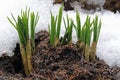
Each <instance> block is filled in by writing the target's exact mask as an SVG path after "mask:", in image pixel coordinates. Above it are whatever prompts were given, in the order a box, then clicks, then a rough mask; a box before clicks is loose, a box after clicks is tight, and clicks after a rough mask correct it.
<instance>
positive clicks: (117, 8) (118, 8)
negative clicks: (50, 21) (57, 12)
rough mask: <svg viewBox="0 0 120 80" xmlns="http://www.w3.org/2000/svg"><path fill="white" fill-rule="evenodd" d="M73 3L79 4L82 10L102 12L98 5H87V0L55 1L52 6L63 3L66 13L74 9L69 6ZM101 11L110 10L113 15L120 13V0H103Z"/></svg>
mask: <svg viewBox="0 0 120 80" xmlns="http://www.w3.org/2000/svg"><path fill="white" fill-rule="evenodd" d="M75 1H77V2H79V3H80V5H81V8H82V9H85V10H93V11H94V12H95V11H101V10H102V9H101V6H100V4H93V3H91V4H88V3H87V0H55V2H54V4H56V3H64V10H65V11H68V10H74V7H72V6H71V4H72V3H73V2H75ZM103 9H105V10H110V11H112V12H114V13H116V12H120V0H105V3H104V5H103Z"/></svg>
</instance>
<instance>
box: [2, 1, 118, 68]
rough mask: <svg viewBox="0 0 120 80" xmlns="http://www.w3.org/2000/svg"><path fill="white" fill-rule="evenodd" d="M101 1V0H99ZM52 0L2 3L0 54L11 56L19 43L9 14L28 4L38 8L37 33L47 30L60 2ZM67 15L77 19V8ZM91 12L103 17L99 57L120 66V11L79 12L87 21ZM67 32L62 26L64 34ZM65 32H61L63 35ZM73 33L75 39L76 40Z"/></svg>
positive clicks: (35, 9)
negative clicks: (56, 2)
mask: <svg viewBox="0 0 120 80" xmlns="http://www.w3.org/2000/svg"><path fill="white" fill-rule="evenodd" d="M98 1H99V0H98ZM52 3H53V1H52V0H47V1H46V0H3V1H1V3H0V55H1V54H2V53H3V52H5V51H6V52H7V53H9V55H12V54H13V53H12V50H13V49H14V47H15V44H16V42H19V39H18V35H17V32H16V30H15V29H14V28H13V27H12V25H11V24H10V23H9V22H8V20H7V16H9V17H10V13H11V12H12V13H13V14H14V15H15V16H17V15H18V13H20V10H21V9H24V8H25V7H26V6H30V8H31V9H32V10H34V11H38V12H39V15H40V20H39V23H38V25H37V28H36V32H38V31H40V30H44V29H45V30H47V29H48V23H49V22H50V13H49V11H50V10H51V11H52V12H53V14H57V13H58V9H59V7H60V5H54V6H53V5H52ZM63 13H64V16H65V15H66V14H68V15H69V17H71V18H73V19H75V11H68V12H65V11H64V12H63ZM87 14H89V15H90V16H91V17H92V18H93V17H95V15H98V16H99V18H101V20H102V30H101V34H100V38H99V42H98V47H97V56H98V57H99V58H100V59H102V60H104V61H105V62H107V64H109V65H110V66H119V67H120V36H119V34H120V31H119V27H120V14H119V13H116V14H114V13H112V12H110V11H104V12H96V13H93V14H90V13H84V12H82V10H80V15H81V19H82V22H84V20H85V18H86V15H87ZM63 32H64V28H62V31H61V33H63ZM61 35H62V34H61ZM73 35H74V34H73ZM75 38H76V37H75V36H74V41H75Z"/></svg>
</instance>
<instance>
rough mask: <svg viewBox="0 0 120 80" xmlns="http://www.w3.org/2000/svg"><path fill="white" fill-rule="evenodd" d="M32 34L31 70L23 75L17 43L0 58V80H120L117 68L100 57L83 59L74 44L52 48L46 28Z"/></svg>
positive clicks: (119, 69) (119, 71)
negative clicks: (31, 71)
mask: <svg viewBox="0 0 120 80" xmlns="http://www.w3.org/2000/svg"><path fill="white" fill-rule="evenodd" d="M35 37H36V39H35V42H36V53H35V54H34V55H33V67H34V71H33V73H31V74H30V75H29V76H24V73H23V65H22V62H21V55H20V50H19V44H17V45H16V48H15V50H14V53H15V54H14V56H12V57H9V56H7V55H6V54H3V55H2V57H1V58H0V80H119V77H120V68H117V67H116V68H110V67H109V66H108V65H107V64H106V63H105V62H104V61H101V60H99V59H96V60H94V61H90V62H88V61H84V58H83V56H82V54H81V52H82V50H81V49H79V48H77V47H76V45H75V44H72V45H70V46H68V45H63V46H58V47H55V48H54V47H51V46H50V45H49V34H48V32H46V31H41V32H39V33H37V34H36V36H35Z"/></svg>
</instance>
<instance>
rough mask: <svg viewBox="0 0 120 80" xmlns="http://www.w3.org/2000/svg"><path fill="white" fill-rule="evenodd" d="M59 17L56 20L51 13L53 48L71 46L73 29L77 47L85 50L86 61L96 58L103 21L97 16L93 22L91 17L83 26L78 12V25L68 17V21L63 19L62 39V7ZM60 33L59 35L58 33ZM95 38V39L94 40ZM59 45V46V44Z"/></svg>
mask: <svg viewBox="0 0 120 80" xmlns="http://www.w3.org/2000/svg"><path fill="white" fill-rule="evenodd" d="M58 16H59V17H57V16H56V18H55V17H54V16H53V15H52V13H51V25H49V33H50V44H51V45H52V46H54V47H55V46H57V45H64V44H71V43H72V32H73V28H74V29H75V31H76V35H77V45H78V47H79V48H82V49H83V53H82V54H83V55H84V58H85V60H93V59H95V58H96V47H97V42H98V38H99V34H100V30H101V20H99V19H98V16H96V17H95V18H94V19H93V20H92V21H91V18H90V17H89V16H87V17H86V21H85V22H84V24H83V25H81V18H80V15H79V13H78V12H76V22H77V23H76V24H75V23H74V22H73V20H72V19H71V18H69V17H68V15H66V19H67V21H65V18H63V22H64V26H65V30H66V31H65V33H64V36H63V37H62V38H60V37H59V36H57V35H60V30H61V22H62V7H61V8H60V9H59V15H58ZM58 32H59V33H58ZM92 36H93V39H92ZM58 43H59V44H58Z"/></svg>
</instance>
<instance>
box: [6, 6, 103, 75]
mask: <svg viewBox="0 0 120 80" xmlns="http://www.w3.org/2000/svg"><path fill="white" fill-rule="evenodd" d="M62 14H63V6H62V7H60V9H59V14H58V15H56V16H55V17H54V16H53V14H52V12H51V23H50V24H49V25H48V28H49V34H50V45H52V46H53V47H56V46H58V45H65V44H72V32H73V29H75V31H76V34H77V45H78V47H79V48H82V49H83V54H84V58H85V59H86V60H91V59H95V57H96V55H95V52H96V46H97V42H98V38H99V34H100V29H101V20H100V21H99V19H98V16H96V17H95V18H94V19H93V20H92V21H91V20H90V17H89V16H87V18H86V21H85V23H84V25H83V26H82V25H81V19H80V15H79V13H78V12H76V22H77V24H75V23H74V22H73V20H72V19H71V18H69V17H68V15H66V19H65V18H63V17H62ZM11 16H12V19H10V18H9V17H7V18H8V20H9V22H10V23H11V24H12V25H13V27H14V28H15V29H16V30H17V32H18V36H19V39H20V53H21V57H22V61H23V66H24V71H25V74H26V75H28V74H29V73H30V72H32V71H33V66H32V55H33V54H34V52H35V42H34V38H35V37H34V35H35V27H36V25H37V23H38V20H39V15H38V13H36V14H35V13H34V12H30V9H28V8H26V10H25V11H23V10H21V14H20V15H18V17H17V20H16V19H15V18H14V16H13V14H11ZM62 20H63V22H64V26H65V34H64V36H63V37H62V38H60V31H61V24H62ZM92 36H93V39H91V38H92Z"/></svg>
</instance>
